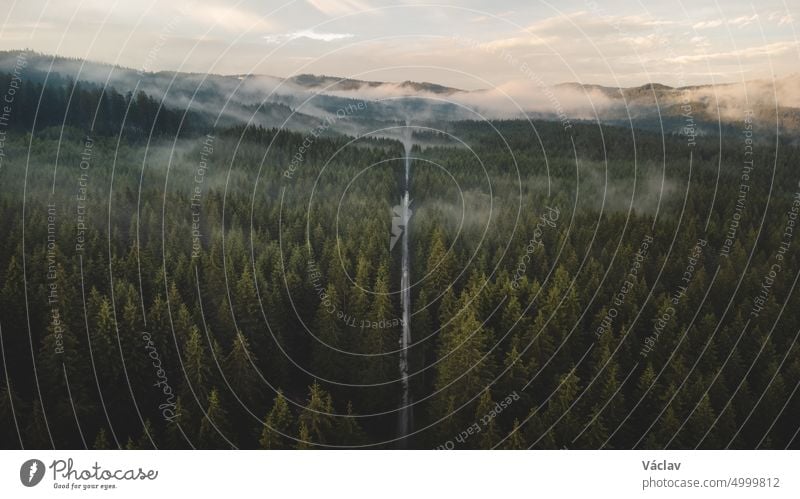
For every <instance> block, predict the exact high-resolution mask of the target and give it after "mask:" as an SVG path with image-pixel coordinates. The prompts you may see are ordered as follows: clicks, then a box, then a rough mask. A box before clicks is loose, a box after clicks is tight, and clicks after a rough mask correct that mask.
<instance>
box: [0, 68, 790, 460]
mask: <svg viewBox="0 0 800 499" xmlns="http://www.w3.org/2000/svg"><path fill="white" fill-rule="evenodd" d="M8 83H9V80H4V81H2V82H0V85H4V84H8ZM26 85H28V84H26V83H23V85H22V87H21V88H20V90H19V92H18V93H17V94H16V99H17V100H15V102H14V105H13V109H12V113H11V115H12V118H11V119H12V120H14V121H13V123H12V125H11V126H10V127H8V129H7V131H6V133H5V134H4V137H3V141H2V147H3V149H2V152H3V156H2V159H3V162H2V168H0V183H1V184H2V186H3V196H2V200H0V230H2V233H3V234H5V235H6V236H5V237H4V238H3V239H2V240H0V332H1V333H2V335H1V337H0V340H1V341H0V346H2V358H3V359H4V367H5V369H3V370H2V371H0V428H2V430H0V440H1V441H2V445H3V446H4V447H5V448H14V447H24V448H50V447H58V448H64V447H69V448H75V447H84V446H87V447H95V448H108V447H114V448H116V447H126V448H152V447H158V448H190V447H201V448H226V447H231V446H235V447H241V448H259V447H263V448H309V447H322V448H328V447H340V446H341V447H361V446H366V447H379V448H389V447H394V446H396V445H397V444H396V438H397V435H396V425H395V422H396V419H397V411H398V407H399V401H400V389H401V383H400V377H399V372H398V370H399V369H398V355H399V351H398V345H399V342H398V340H399V335H400V324H399V323H398V318H400V317H401V314H400V311H399V296H398V289H399V283H400V276H399V271H398V261H399V254H398V253H397V252H396V251H392V250H391V247H390V236H391V235H392V234H393V227H392V217H393V216H394V215H393V212H394V208H395V206H396V205H397V203H398V201H399V199H400V196H401V193H402V189H401V186H402V185H403V182H402V181H401V177H402V175H403V170H404V166H403V156H404V148H403V145H402V144H401V143H400V142H399V141H396V140H392V139H391V138H387V137H382V136H378V137H367V138H364V139H361V140H352V138H350V137H347V136H344V135H338V136H335V137H330V136H324V135H322V134H320V135H315V134H313V133H296V132H291V131H286V130H280V131H279V130H276V129H265V128H258V127H243V126H231V127H219V128H214V127H212V126H211V123H209V122H208V121H204V120H203V119H202V118H198V117H196V116H194V115H191V114H190V115H189V116H187V118H186V120H185V121H184V125H183V127H181V132H180V133H177V132H178V129H179V124H180V123H181V119H182V116H183V113H182V112H180V111H177V110H174V109H170V108H166V109H164V108H162V109H161V110H160V111H158V109H159V108H158V102H157V101H156V100H155V99H152V98H150V97H148V96H147V95H143V94H136V95H133V94H131V95H122V94H119V93H116V92H113V91H107V92H105V93H104V92H102V90H101V89H100V88H98V87H96V86H92V85H84V84H77V85H73V84H72V83H70V82H67V81H64V85H62V86H53V87H52V88H51V87H50V85H48V86H47V88H44V90H43V89H42V88H40V87H38V86H37V85H38V84H30V86H26ZM73 90H74V92H73ZM42 91H44V95H42V105H41V106H38V102H39V94H38V92H42ZM70 95H72V100H71V101H70ZM68 102H71V104H70V105H69V109H67V103H68ZM78 103H80V105H77V104H78ZM98 104H99V105H98ZM37 106H38V107H39V110H40V117H39V118H37V121H36V126H35V128H34V127H33V124H34V122H33V121H32V119H31V117H32V116H34V115H35V109H36V108H37ZM95 111H97V119H96V120H95V117H94V115H95ZM125 112H127V115H128V120H126V123H130V125H126V128H125V129H124V130H123V134H122V138H121V139H120V138H119V131H120V127H121V123H122V122H121V120H122V117H123V116H125ZM64 116H66V117H67V118H66V124H67V125H68V128H67V129H66V132H65V133H64V134H63V135H62V134H61V133H60V132H61V125H62V123H63V122H64ZM93 122H94V125H92V123H93ZM533 125H534V126H535V128H532V127H531V123H529V122H527V121H496V122H483V123H478V122H454V123H450V124H448V125H447V126H446V127H443V128H442V129H441V130H440V131H438V132H435V133H433V132H431V131H430V130H428V129H424V128H419V129H417V130H416V132H417V133H416V135H415V138H416V139H417V140H418V141H419V142H420V143H421V144H423V147H420V146H419V145H417V146H415V147H414V148H413V149H412V156H413V161H412V170H413V175H412V177H411V186H410V189H409V190H410V192H411V193H413V201H412V207H413V211H414V214H413V219H412V220H413V222H412V225H411V226H410V229H409V230H410V231H411V232H410V241H411V260H412V261H411V268H412V269H413V270H414V276H413V279H412V286H413V289H412V304H413V314H412V318H411V335H412V338H411V339H412V341H411V345H410V347H409V361H410V367H411V368H410V373H409V376H410V385H411V390H412V393H413V397H412V400H413V401H414V402H413V404H414V405H413V415H414V425H413V428H412V433H411V435H410V437H409V445H410V446H412V447H418V448H435V447H439V446H444V445H447V444H448V443H450V444H452V443H453V442H454V441H455V439H456V437H458V436H459V435H461V434H462V433H463V432H464V431H466V429H467V428H470V427H472V425H474V424H478V425H481V426H480V430H481V431H480V432H479V433H478V434H474V435H471V436H470V437H469V438H467V439H465V438H461V441H460V442H459V443H458V444H457V446H458V447H459V448H492V447H499V448H527V447H536V448H563V447H565V446H566V447H569V448H599V447H610V448H631V447H643V448H662V447H673V448H675V447H678V448H686V447H695V446H699V447H702V448H723V447H726V446H731V447H734V448H754V447H757V446H758V447H765V448H778V447H780V448H782V447H786V446H792V447H795V446H796V445H797V442H796V439H795V437H796V429H797V422H796V419H795V418H794V415H795V414H798V413H800V405H799V404H800V400H799V399H798V398H797V397H796V396H794V393H795V389H796V387H797V383H798V380H800V355H799V353H800V352H798V345H797V342H796V339H797V331H798V329H800V317H798V315H797V311H798V310H800V307H798V305H800V304H799V303H798V298H797V293H795V292H794V283H795V280H796V276H797V275H798V272H799V271H800V262H798V257H797V255H798V253H797V250H796V247H797V241H793V238H792V234H793V227H794V225H793V224H794V220H795V219H796V217H797V214H798V213H799V212H800V200H799V199H800V198H798V194H797V192H798V190H800V189H798V180H800V172H799V171H798V170H797V165H798V164H800V154H798V149H797V148H795V147H792V146H791V145H789V144H785V143H782V142H779V143H778V144H777V146H776V145H775V144H774V143H772V144H769V145H765V144H762V143H761V142H760V141H759V140H755V142H753V141H748V140H747V139H748V134H747V132H748V131H749V130H747V129H746V123H742V124H741V126H742V129H741V130H740V131H739V132H738V133H736V134H731V135H728V136H723V137H713V138H711V137H707V138H702V137H701V138H699V139H698V140H697V142H696V143H695V144H693V145H689V144H688V143H687V140H686V138H685V137H665V138H662V137H661V136H660V135H656V134H653V133H648V132H640V131H637V130H634V131H632V130H629V129H625V128H616V127H609V126H603V127H597V126H591V125H581V124H574V125H573V126H572V127H571V128H570V129H568V130H565V128H564V127H563V126H562V124H561V123H558V122H554V123H549V122H534V123H533ZM128 126H130V128H127V127H128ZM412 126H413V125H412ZM151 130H153V140H151V141H144V140H142V138H143V137H148V136H149V135H150V131H151ZM176 133H177V135H178V137H177V140H176V138H175V135H176ZM749 135H750V136H752V135H753V134H752V133H750V134H749ZM755 139H758V137H755ZM742 186H745V187H742ZM776 264H778V266H777V267H776ZM34 374H35V375H34ZM498 408H500V409H498Z"/></svg>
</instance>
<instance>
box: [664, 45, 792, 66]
mask: <svg viewBox="0 0 800 499" xmlns="http://www.w3.org/2000/svg"><path fill="white" fill-rule="evenodd" d="M797 46H798V42H777V43H770V44H767V45H760V46H758V47H749V48H746V49H741V50H736V51H728V52H714V53H710V54H697V55H684V56H679V57H673V58H670V59H667V60H666V61H667V62H668V63H677V64H687V63H692V62H705V61H731V62H736V61H739V60H745V59H748V58H756V59H758V58H762V57H767V56H774V55H778V54H782V53H784V52H787V51H789V50H792V49H796V48H797Z"/></svg>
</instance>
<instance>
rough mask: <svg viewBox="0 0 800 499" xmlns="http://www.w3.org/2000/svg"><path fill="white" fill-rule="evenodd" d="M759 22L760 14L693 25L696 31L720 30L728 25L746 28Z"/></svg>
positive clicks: (712, 20)
mask: <svg viewBox="0 0 800 499" xmlns="http://www.w3.org/2000/svg"><path fill="white" fill-rule="evenodd" d="M757 20H758V14H753V15H752V16H739V17H734V18H733V19H711V20H708V21H700V22H699V23H694V24H693V25H692V28H694V29H711V28H718V27H720V26H722V25H724V24H726V23H727V24H728V25H729V26H736V27H737V28H744V27H745V26H749V25H751V24H753V23H754V22H756V21H757Z"/></svg>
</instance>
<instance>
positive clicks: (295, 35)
mask: <svg viewBox="0 0 800 499" xmlns="http://www.w3.org/2000/svg"><path fill="white" fill-rule="evenodd" d="M353 36H355V35H353V34H352V33H318V32H316V31H314V30H311V29H304V30H300V31H295V32H292V33H283V34H279V35H266V36H265V37H264V40H265V41H266V42H267V43H269V44H272V45H278V44H280V43H284V42H290V41H292V40H298V39H300V38H306V39H308V40H314V41H317V42H335V41H337V40H345V39H347V38H353Z"/></svg>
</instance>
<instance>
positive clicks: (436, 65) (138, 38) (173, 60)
mask: <svg viewBox="0 0 800 499" xmlns="http://www.w3.org/2000/svg"><path fill="white" fill-rule="evenodd" d="M0 1H2V4H3V5H4V7H6V8H4V9H2V12H3V14H0V23H2V24H1V25H0V49H19V48H30V49H34V50H37V51H40V52H45V53H48V54H59V55H63V56H69V57H78V58H87V59H91V60H96V61H103V62H111V63H116V64H119V65H123V66H128V67H133V68H136V69H141V68H144V69H146V70H180V71H189V72H201V73H206V72H210V73H220V74H241V73H263V74H270V75H275V76H291V75H293V74H298V73H315V74H325V75H335V76H347V77H353V78H359V79H368V80H389V81H403V80H409V79H410V80H420V81H431V82H436V83H441V84H445V85H451V86H455V87H459V88H465V89H475V88H486V87H491V86H498V85H508V86H513V85H524V84H526V83H528V84H529V83H530V82H531V81H535V82H537V83H538V82H544V83H548V84H552V83H559V82H566V81H580V82H583V83H597V84H602V85H614V86H618V85H624V86H632V85H640V84H644V83H647V82H660V83H665V84H668V85H673V86H678V85H692V84H700V83H710V82H726V81H740V80H742V79H754V78H771V77H772V75H775V76H777V77H780V76H784V75H787V74H790V73H797V72H800V44H799V43H798V40H799V39H800V38H798V32H800V29H799V28H800V2H798V1H797V0H759V1H757V2H755V1H754V2H750V1H742V0H691V1H687V0H658V1H653V0H631V1H628V0H558V1H540V0H493V1H492V0H458V1H456V0H428V1H426V0H293V1H286V2H284V1H283V0H240V1H237V0H228V1H223V0H139V1H130V0H0ZM3 16H4V17H5V19H3V18H2V17H3Z"/></svg>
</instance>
